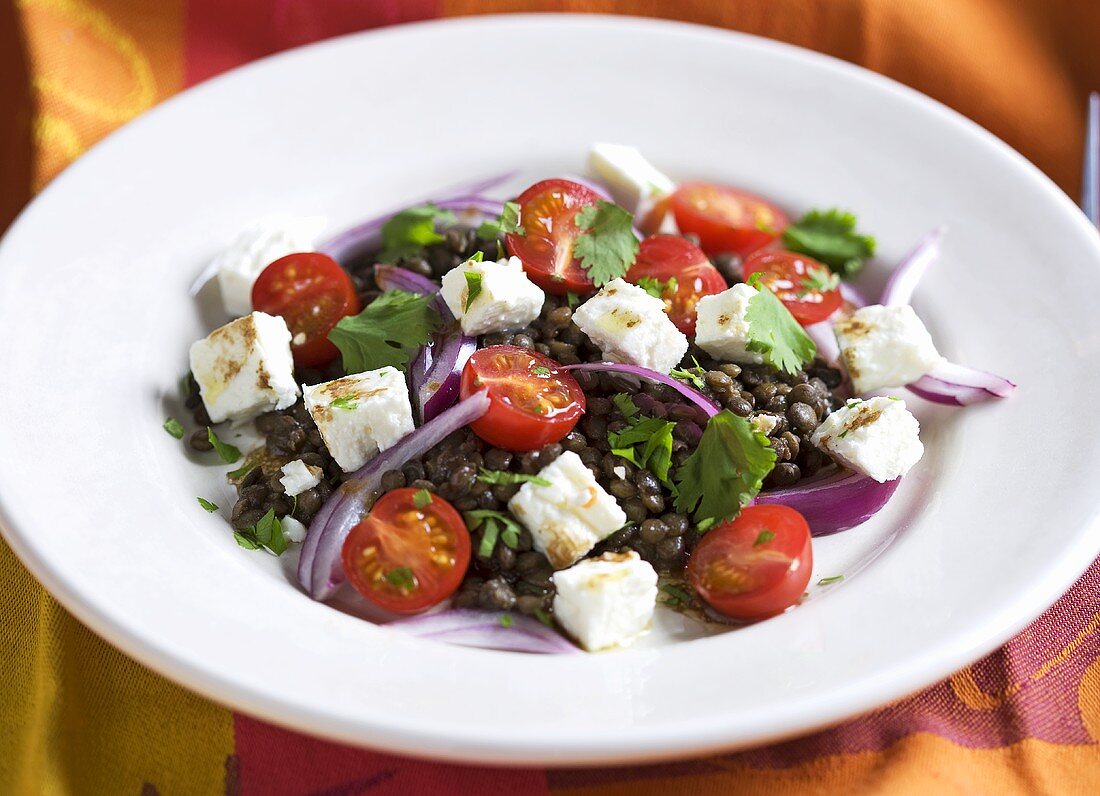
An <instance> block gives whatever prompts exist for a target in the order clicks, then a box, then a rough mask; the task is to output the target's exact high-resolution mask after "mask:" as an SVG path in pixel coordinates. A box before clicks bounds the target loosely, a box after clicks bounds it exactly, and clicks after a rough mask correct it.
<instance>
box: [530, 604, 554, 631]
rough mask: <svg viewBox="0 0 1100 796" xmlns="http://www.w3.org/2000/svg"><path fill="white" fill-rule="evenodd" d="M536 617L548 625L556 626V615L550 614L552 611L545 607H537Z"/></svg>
mask: <svg viewBox="0 0 1100 796" xmlns="http://www.w3.org/2000/svg"><path fill="white" fill-rule="evenodd" d="M535 619H537V620H539V621H540V622H542V623H543V624H544V625H546V626H547V627H553V626H554V617H552V616H550V612H549V611H547V610H546V609H545V608H536V609H535Z"/></svg>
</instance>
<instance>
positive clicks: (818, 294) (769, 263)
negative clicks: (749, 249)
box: [742, 251, 844, 326]
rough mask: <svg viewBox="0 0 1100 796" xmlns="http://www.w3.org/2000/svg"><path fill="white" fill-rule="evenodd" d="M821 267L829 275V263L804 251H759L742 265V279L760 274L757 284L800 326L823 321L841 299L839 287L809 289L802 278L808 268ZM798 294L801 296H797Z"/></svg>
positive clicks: (835, 309)
mask: <svg viewBox="0 0 1100 796" xmlns="http://www.w3.org/2000/svg"><path fill="white" fill-rule="evenodd" d="M811 268H812V269H822V272H824V273H825V274H828V275H830V276H831V275H832V271H830V270H829V266H827V265H824V264H822V263H819V262H818V261H817V260H815V259H813V258H812V257H807V256H806V255H804V254H795V253H793V252H786V251H759V252H756V253H755V254H752V255H750V256H749V257H748V258H746V259H745V262H744V263H743V264H742V270H743V271H744V274H745V280H746V281H748V279H749V277H750V276H752V275H753V274H760V285H761V287H766V288H768V289H769V290H771V292H772V293H775V295H776V296H777V297H778V298H779V300H780V301H782V302H783V304H784V306H786V308H787V309H789V310H790V311H791V315H793V316H794V319H795V320H796V321H798V322H799V323H800V324H802V325H803V326H809V325H810V324H814V323H818V322H819V321H823V320H825V319H826V318H828V317H829V316H830V315H832V314H833V313H834V312H836V311H837V310H838V309H840V306H841V304H843V303H844V299H843V298H842V297H841V295H840V289H839V288H834V289H832V290H816V289H815V290H808V289H807V286H806V285H804V284H803V280H804V279H806V278H807V277H808V276H809V271H810V269H811ZM800 294H801V295H800Z"/></svg>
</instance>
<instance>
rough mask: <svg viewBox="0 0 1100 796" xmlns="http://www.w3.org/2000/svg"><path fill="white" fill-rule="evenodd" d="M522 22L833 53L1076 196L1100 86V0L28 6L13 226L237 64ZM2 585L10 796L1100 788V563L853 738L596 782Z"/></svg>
mask: <svg viewBox="0 0 1100 796" xmlns="http://www.w3.org/2000/svg"><path fill="white" fill-rule="evenodd" d="M1050 6H1056V7H1050ZM522 10H528V11H530V10H538V11H608V12H618V13H633V14H645V15H653V16H673V17H677V18H680V19H686V20H691V21H697V22H703V23H707V24H713V25H719V26H724V27H729V28H734V29H738V30H745V31H748V32H752V33H758V34H762V35H766V36H770V37H773V38H777V39H782V40H784V41H790V42H793V43H796V44H800V45H802V46H806V47H810V48H812V49H817V50H821V51H824V52H828V53H831V54H833V55H836V56H839V57H841V58H845V59H847V60H850V61H854V62H856V63H859V64H862V65H864V66H867V67H869V68H871V69H874V70H876V71H879V72H882V73H884V74H887V75H890V76H891V77H894V78H896V79H899V80H901V81H903V82H905V83H908V84H909V85H912V86H914V87H915V88H917V89H919V90H921V91H924V92H925V93H927V94H930V95H932V96H933V97H936V98H938V99H940V100H942V101H944V102H946V103H947V104H949V105H951V106H953V107H955V108H957V109H959V110H960V111H962V112H963V113H965V114H967V115H968V116H970V117H971V118H973V119H975V120H976V121H977V122H979V123H980V124H982V125H984V126H985V127H987V128H989V129H991V130H993V131H994V132H995V133H996V134H998V135H999V136H1001V137H1002V138H1004V139H1005V140H1006V141H1007V142H1008V143H1009V144H1011V145H1012V146H1014V147H1016V148H1017V149H1019V150H1020V151H1021V152H1023V153H1024V154H1025V155H1026V156H1027V157H1029V158H1030V159H1031V160H1032V161H1034V162H1035V163H1036V164H1038V165H1039V166H1040V167H1041V168H1043V169H1044V170H1045V171H1046V172H1047V173H1048V174H1050V175H1051V176H1052V177H1053V178H1054V179H1055V180H1056V181H1057V182H1058V183H1059V184H1060V185H1061V186H1062V187H1063V188H1064V189H1065V190H1067V191H1068V192H1070V193H1071V195H1075V194H1076V192H1077V187H1078V173H1079V168H1080V151H1081V145H1082V140H1083V126H1082V123H1083V106H1084V95H1085V92H1086V91H1087V90H1088V89H1090V88H1100V48H1098V47H1097V45H1096V41H1097V40H1098V34H1100V3H1097V2H1096V1H1095V0H1077V1H1076V2H1073V1H1072V0H1062V2H1058V3H1048V2H1045V0H1015V2H1004V0H725V2H711V3H707V2H704V0H684V1H683V2H677V3H666V2H659V0H649V1H648V2H647V1H646V0H634V1H633V2H631V1H630V0H619V1H618V2H616V0H606V1H605V2H595V1H592V2H585V1H583V0H578V1H577V2H526V3H525V2H511V1H510V0H491V1H490V2H482V3H475V2H472V1H471V0H408V1H407V2H386V1H385V0H375V1H374V2H371V0H157V2H155V3H153V2H147V1H146V0H15V1H14V3H13V4H10V5H8V6H7V7H6V8H4V9H3V10H0V120H2V121H0V184H2V185H3V186H4V190H3V192H2V193H3V194H4V196H3V198H2V200H0V226H2V224H3V223H4V222H5V221H6V220H7V219H8V218H10V216H11V214H12V213H13V212H14V211H15V210H16V209H17V207H18V206H19V205H20V204H22V203H23V202H25V201H26V199H27V198H29V196H30V195H31V194H32V193H33V192H34V191H36V190H38V189H40V188H41V187H42V186H44V185H45V184H46V183H47V182H48V181H49V180H50V179H51V178H52V177H53V176H54V175H55V174H57V172H58V171H60V170H61V169H63V168H64V167H65V166H66V165H67V164H68V163H70V162H71V161H72V160H73V159H75V158H76V157H78V156H79V155H80V154H81V152H83V151H84V150H85V149H87V148H88V147H89V146H90V145H91V144H93V143H95V141H97V140H98V139H100V138H101V137H103V136H104V135H105V134H107V133H108V132H110V131H111V130H112V129H114V128H115V127H117V126H119V125H120V124H123V123H124V122H126V121H128V120H129V119H131V118H133V117H134V116H136V115H138V114H139V113H141V112H142V111H144V110H146V109H148V108H150V107H152V106H153V105H154V104H156V103H157V102H159V101H160V100H162V99H164V98H166V97H168V96H170V95H172V94H174V93H176V92H177V91H180V90H181V89H183V88H185V87H187V86H189V85H192V84H194V83H196V82H198V81H200V80H203V79H204V78H207V77H210V76H211V75H214V74H217V73H218V72H221V71H224V70H225V69H228V68H230V67H232V66H235V65H237V64H239V63H243V62H245V61H248V60H250V59H253V58H256V57H259V56H261V55H265V54H267V53H271V52H275V51H278V50H280V49H284V48H286V47H290V46H294V45H298V44H303V43H306V42H308V41H313V40H316V39H320V38H325V37H327V36H331V35H335V34H339V33H345V32H349V31H354V30H361V29H364V28H369V27H377V26H380V25H387V24H394V23H399V22H405V21H411V20H417V19H427V18H432V17H438V16H455V15H462V14H471V13H482V12H502V11H522ZM0 455H3V452H2V451H0ZM1036 532H1037V533H1041V532H1042V529H1041V528H1037V529H1036ZM0 577H2V578H3V583H4V588H3V590H2V591H0V616H3V621H2V622H0V655H2V660H3V662H4V670H5V674H6V681H7V682H6V683H5V686H4V687H3V688H0V792H3V793H17V794H22V793H39V792H42V793H134V794H137V793H141V794H154V793H163V794H177V793H180V794H191V793H216V792H221V791H225V792H227V793H246V794H281V793H294V794H305V793H318V794H321V793H323V794H358V793H371V794H391V793H392V794H419V793H430V794H449V793H477V794H502V795H503V794H516V793H532V794H542V793H554V794H567V793H569V794H601V796H609V795H610V794H619V793H621V794H639V793H660V794H664V795H666V796H671V795H672V794H680V793H683V794H689V793H690V794H710V793H715V794H717V793H769V794H784V793H829V794H834V793H847V792H884V793H919V794H925V793H956V792H957V793H994V792H995V793H998V794H1009V793H1058V794H1062V793H1082V794H1084V793H1100V632H1098V630H1100V564H1094V565H1093V566H1092V568H1091V569H1090V570H1089V571H1088V572H1087V573H1086V574H1085V575H1084V576H1083V577H1082V578H1081V580H1080V581H1079V582H1078V583H1077V584H1076V585H1075V586H1074V587H1073V588H1072V589H1071V590H1070V591H1069V593H1067V594H1066V595H1065V596H1064V597H1062V599H1061V600H1059V601H1058V603H1057V604H1056V605H1055V606H1053V607H1052V608H1051V609H1050V610H1049V611H1047V612H1046V613H1045V614H1044V615H1043V616H1042V617H1041V618H1040V619H1039V620H1038V621H1036V622H1035V623H1034V624H1033V625H1031V626H1030V627H1029V628H1028V629H1027V630H1025V631H1024V632H1023V633H1021V634H1020V635H1019V636H1018V637H1016V638H1015V639H1013V640H1012V641H1011V642H1009V643H1008V644H1007V645H1005V646H1004V647H1003V648H1002V649H1001V650H999V651H997V652H996V653H994V654H993V655H990V656H989V657H988V658H986V659H984V660H982V661H980V662H979V663H977V664H975V665H973V666H970V667H968V668H966V669H964V670H963V671H961V672H959V673H958V674H956V675H954V676H953V677H951V678H950V679H949V680H947V681H946V682H943V683H940V684H938V685H936V686H934V687H932V688H929V689H927V690H926V691H923V692H922V693H920V694H917V695H915V696H912V697H909V698H907V699H904V700H902V701H900V702H898V703H896V704H893V705H890V706H888V707H885V708H882V709H880V710H878V711H875V712H873V713H870V714H868V715H865V716H863V717H861V718H859V719H856V720H854V721H851V722H849V723H847V724H844V725H842V726H840V727H836V728H834V729H831V730H828V731H825V732H821V733H817V734H815V735H811V736H808V737H805V738H800V739H798V740H793V741H789V742H786V743H781V744H777V745H774V746H770V747H766V748H761V749H756V750H752V751H748V752H741V753H736V754H731V755H724V756H720V757H712V758H707V759H703V760H692V761H685V762H680V763H671V764H663V765H652V766H631V767H626V768H603V769H588V770H568V769H566V770H543V769H493V768H484V767H464V766H456V765H450V764H439V763H430V762H423V761H414V760H407V759H404V758H399V757H394V756H390V755H385V754H378V753H373V752H368V751H362V750H358V749H352V748H348V747H344V746H340V745H336V744H331V743H328V742H324V741H319V740H316V739H313V738H309V737H306V736H302V735H299V734H296V733H293V732H289V731H287V730H283V729H279V728H276V727H273V726H271V725H269V724H266V723H264V722H262V721H258V720H256V719H254V718H250V717H248V716H245V715H242V714H239V713H233V712H231V711H229V710H227V709H225V708H222V707H220V706H218V705H215V704H213V703H211V702H208V701H206V700H204V699H202V698H200V697H198V696H195V695H194V694H192V693H190V692H188V691H185V690H183V689H181V688H179V687H177V686H175V685H173V684H172V683H169V682H168V681H166V680H164V679H163V678H161V677H159V676H158V675H156V674H154V673H152V672H151V671H149V670H147V669H145V668H144V667H142V666H140V665H138V664H137V663H135V662H133V661H131V660H130V659H128V658H126V657H125V656H123V655H122V654H120V653H119V652H117V651H116V650H114V649H113V648H111V647H110V646H109V645H107V644H106V643H105V642H103V641H101V640H100V639H99V638H97V637H96V636H94V635H93V634H92V633H91V632H89V631H88V630H87V629H86V628H84V627H83V626H81V625H80V624H79V623H77V622H76V621H75V620H74V619H73V618H72V617H71V616H69V615H68V614H67V613H66V612H65V611H64V610H63V609H61V608H60V607H59V606H58V605H57V603H56V602H54V600H53V599H51V598H50V597H49V595H47V594H46V593H45V592H44V591H43V589H42V588H41V587H40V586H39V585H38V584H37V583H36V582H35V581H34V579H33V578H32V577H31V576H30V575H29V574H28V573H27V572H26V570H25V569H23V567H22V565H21V564H20V563H19V562H18V561H17V560H16V559H15V557H14V556H13V555H12V554H11V552H10V551H9V550H8V549H7V547H6V546H4V545H3V544H2V543H0Z"/></svg>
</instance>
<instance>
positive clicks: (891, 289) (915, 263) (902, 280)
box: [879, 226, 947, 307]
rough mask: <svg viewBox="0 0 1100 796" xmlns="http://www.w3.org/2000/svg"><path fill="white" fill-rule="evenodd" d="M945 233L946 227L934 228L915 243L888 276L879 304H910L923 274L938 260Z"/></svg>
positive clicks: (894, 305)
mask: <svg viewBox="0 0 1100 796" xmlns="http://www.w3.org/2000/svg"><path fill="white" fill-rule="evenodd" d="M945 232H947V227H944V226H940V227H936V228H935V229H934V230H932V231H931V232H929V233H928V234H927V235H925V236H924V237H923V238H921V239H920V240H919V241H917V245H916V246H915V247H913V250H912V251H911V252H909V253H908V254H907V255H905V256H904V257H903V258H902V259H901V262H900V263H898V264H897V266H896V267H895V268H894V272H893V273H892V274H890V279H889V280H888V281H887V282H886V287H885V288H883V290H882V297H881V298H880V299H879V304H882V305H884V306H887V307H896V306H900V305H902V304H909V303H911V302H912V300H913V292H914V291H915V290H916V289H917V285H918V284H920V280H921V277H923V276H924V272H925V271H927V270H928V267H929V266H930V265H932V264H933V263H934V262H936V261H937V260H938V259H940V244H941V243H942V242H943V236H944V233H945Z"/></svg>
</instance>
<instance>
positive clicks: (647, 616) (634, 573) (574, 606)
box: [553, 551, 657, 652]
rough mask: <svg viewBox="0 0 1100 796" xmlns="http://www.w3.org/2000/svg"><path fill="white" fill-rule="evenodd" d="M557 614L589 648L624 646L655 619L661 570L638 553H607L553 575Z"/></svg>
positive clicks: (574, 635) (581, 642) (558, 618)
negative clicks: (654, 613)
mask: <svg viewBox="0 0 1100 796" xmlns="http://www.w3.org/2000/svg"><path fill="white" fill-rule="evenodd" d="M553 581H554V590H555V592H556V594H555V595H554V616H555V618H556V619H557V620H558V623H559V624H560V625H561V626H562V627H563V628H565V630H566V632H568V633H569V635H571V636H573V638H575V639H576V640H577V641H578V642H580V645H581V646H582V647H584V648H585V649H586V650H588V651H589V652H595V651H596V650H601V649H606V648H607V647H614V646H619V647H625V646H627V645H628V644H630V643H631V642H633V641H634V639H636V638H637V637H638V636H639V635H640V634H641V633H642V632H644V631H645V630H646V629H647V628H648V627H649V624H650V622H651V621H652V620H653V609H654V608H656V606H657V573H656V572H654V570H653V567H652V566H650V564H649V562H648V561H643V560H642V559H641V558H640V557H639V556H638V554H637V553H635V552H633V551H631V552H628V553H604V554H603V555H602V556H600V557H599V558H587V559H585V560H584V561H580V562H578V563H577V564H574V565H573V566H572V567H570V568H569V569H563V570H562V571H560V572H555V573H554V576H553Z"/></svg>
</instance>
